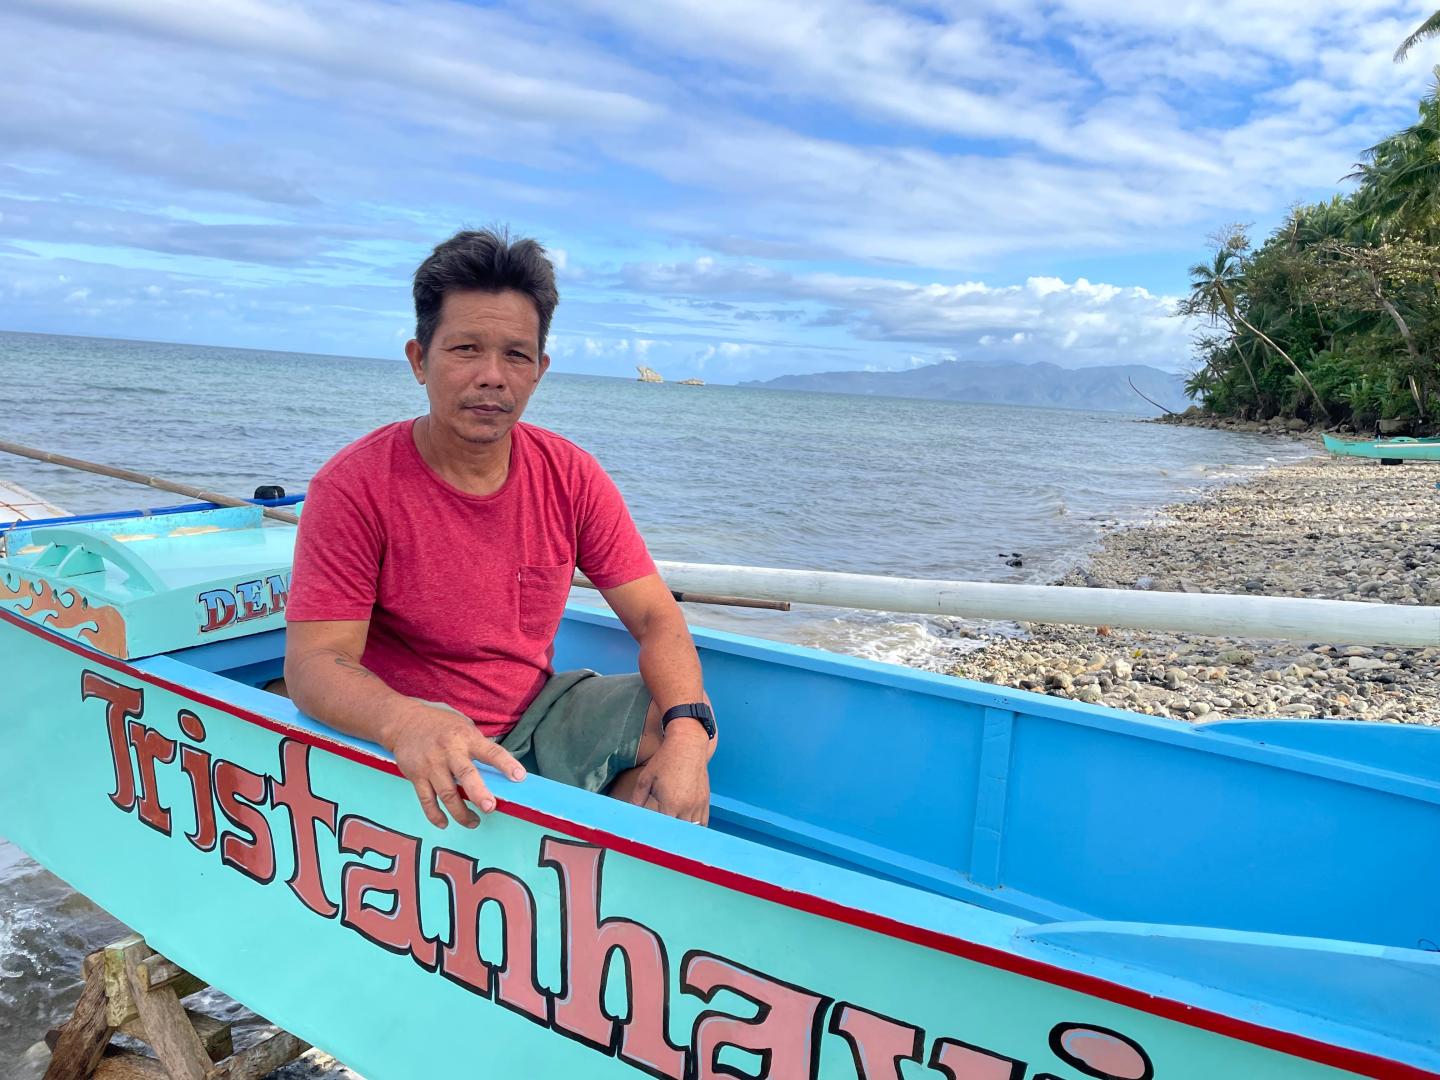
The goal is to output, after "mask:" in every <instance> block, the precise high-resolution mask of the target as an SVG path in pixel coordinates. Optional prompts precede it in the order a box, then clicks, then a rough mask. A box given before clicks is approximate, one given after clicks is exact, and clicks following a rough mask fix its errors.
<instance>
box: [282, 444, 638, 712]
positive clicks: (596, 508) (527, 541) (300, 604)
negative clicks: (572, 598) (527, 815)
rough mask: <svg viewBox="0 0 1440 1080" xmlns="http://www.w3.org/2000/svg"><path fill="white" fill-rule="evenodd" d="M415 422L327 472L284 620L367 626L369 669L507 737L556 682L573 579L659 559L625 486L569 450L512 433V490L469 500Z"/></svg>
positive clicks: (625, 578) (353, 448) (305, 515)
mask: <svg viewBox="0 0 1440 1080" xmlns="http://www.w3.org/2000/svg"><path fill="white" fill-rule="evenodd" d="M414 426H415V421H414V420H406V421H402V422H400V423H395V424H388V425H386V426H385V427H383V428H380V429H379V430H378V431H374V432H371V433H370V434H369V435H366V436H365V437H364V438H363V439H360V440H359V441H358V442H354V443H351V444H350V445H349V446H347V447H346V448H345V449H344V450H341V451H340V453H338V454H336V455H335V456H334V457H333V458H331V459H330V460H329V461H328V462H326V464H325V466H324V467H323V468H322V469H321V470H320V471H319V473H317V474H316V476H315V479H314V480H313V481H312V482H311V484H310V489H309V492H308V493H307V495H306V498H305V504H304V507H303V508H302V513H301V524H300V530H299V536H298V538H297V539H296V542H295V566H294V572H293V576H292V580H291V584H290V597H289V601H288V603H287V604H286V609H285V614H286V618H288V619H290V620H291V621H295V622H314V621H331V620H344V621H350V620H358V619H369V620H370V634H369V638H368V639H367V640H366V643H365V653H364V655H363V657H362V662H363V663H364V665H365V666H366V667H367V668H369V669H370V670H371V671H373V672H374V673H375V674H376V675H378V676H379V677H380V678H382V679H383V680H385V683H386V684H387V685H388V686H390V687H391V688H392V689H394V690H397V691H399V692H400V693H402V694H408V695H410V696H411V697H418V698H423V699H425V700H427V701H443V702H445V703H446V704H448V705H452V706H454V707H455V708H457V709H459V710H460V711H461V712H463V713H465V715H467V716H469V717H470V718H471V719H472V720H474V721H475V723H476V724H477V725H478V726H479V727H480V729H481V730H482V731H484V732H485V734H487V735H490V736H492V737H499V736H501V735H504V734H505V733H506V732H508V731H509V730H510V729H511V728H512V727H514V726H515V722H516V721H517V720H519V718H520V714H521V713H522V712H524V711H525V707H526V706H527V705H529V704H530V702H531V701H532V700H533V699H534V698H535V695H536V694H538V693H539V692H540V688H541V687H542V686H543V685H544V684H545V680H546V678H547V677H548V676H549V675H550V673H551V657H552V655H553V653H554V638H555V630H556V627H557V626H558V625H559V623H560V616H561V614H562V613H563V611H564V608H565V600H566V598H567V596H568V595H569V592H570V580H571V577H572V576H573V574H574V571H575V567H576V566H577V565H578V566H579V567H580V569H581V570H583V571H584V572H585V575H586V576H587V577H588V578H589V579H590V580H591V581H592V582H594V583H595V584H596V585H598V586H599V587H600V588H602V589H609V588H614V587H615V586H617V585H624V584H626V583H627V582H630V581H635V580H637V579H638V578H642V577H646V576H647V575H649V574H653V573H655V563H654V562H653V561H652V560H651V558H650V553H649V552H648V551H647V550H646V548H645V542H644V540H642V539H641V538H640V533H639V532H638V531H637V530H636V528H635V523H634V522H633V521H632V520H631V518H630V512H629V510H627V509H626V507H625V501H624V500H623V499H622V498H621V497H620V492H619V491H618V490H617V489H616V487H615V483H614V481H612V480H611V479H610V477H609V476H607V475H606V473H605V470H604V469H602V468H601V467H600V464H599V462H597V461H596V460H595V459H594V458H593V457H591V456H590V455H589V454H587V453H586V452H585V451H584V450H581V449H580V448H579V447H578V446H576V445H575V444H574V443H572V442H570V441H569V440H567V439H563V438H561V437H560V436H559V435H555V434H553V433H552V432H549V431H545V430H544V429H543V428H537V427H533V426H531V425H529V424H516V425H515V427H514V429H513V430H512V432H511V436H510V440H511V442H510V447H511V449H510V472H509V475H508V476H507V477H506V479H505V483H504V484H503V485H502V486H501V488H500V490H498V491H496V492H495V493H494V494H492V495H468V494H466V493H465V492H463V491H461V490H459V489H458V488H456V487H453V486H452V485H451V484H449V483H447V482H446V481H445V480H443V479H441V478H440V476H439V475H438V474H436V473H435V472H434V470H432V469H431V468H430V466H428V465H427V464H425V459H424V458H422V457H421V456H420V451H419V450H418V449H416V447H415V439H414V435H413V434H412V429H413V428H414Z"/></svg>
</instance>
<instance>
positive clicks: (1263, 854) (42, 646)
mask: <svg viewBox="0 0 1440 1080" xmlns="http://www.w3.org/2000/svg"><path fill="white" fill-rule="evenodd" d="M226 520H227V521H231V522H233V520H234V519H233V518H230V519H226ZM132 526H133V523H132ZM78 527H79V526H77V528H78ZM121 528H123V526H121ZM253 530H258V525H256V526H240V527H235V528H231V529H227V531H226V532H222V533H219V534H212V535H209V536H208V537H206V536H194V535H189V536H174V537H171V536H159V537H156V538H155V540H154V541H141V542H140V544H146V543H153V544H154V545H155V546H152V547H150V548H143V547H139V546H137V551H138V552H141V553H142V554H137V555H136V556H135V560H136V561H137V562H138V561H139V560H140V559H141V558H142V555H143V557H144V558H153V557H155V556H156V555H157V554H158V553H159V552H160V551H161V550H162V549H163V548H165V546H166V545H172V546H173V545H174V544H180V543H181V541H182V540H183V541H184V542H185V544H186V548H185V549H186V550H200V549H203V550H205V551H207V552H208V554H207V556H206V557H204V558H200V557H196V558H194V559H193V560H192V562H193V569H194V571H195V573H201V572H202V570H203V568H213V567H214V566H215V565H217V564H216V561H215V556H216V555H217V554H220V553H222V551H231V554H232V556H233V558H234V559H235V560H236V562H237V565H238V564H239V563H241V562H243V561H244V558H245V557H246V556H244V551H246V550H248V551H250V552H251V555H250V558H251V561H250V562H249V563H246V564H245V565H246V566H247V573H248V572H250V570H249V568H251V567H253V566H255V565H259V564H262V563H265V562H266V560H268V559H270V557H271V556H272V555H273V551H272V545H273V543H274V542H275V541H273V540H271V539H269V538H265V539H264V540H263V542H262V541H261V539H260V538H257V537H255V536H253V535H250V534H251V532H252V531H253ZM264 531H265V532H275V533H277V534H279V533H282V532H283V531H284V530H271V529H266V530H264ZM227 532H228V533H234V534H235V535H233V536H230V535H227ZM52 535H53V534H52ZM110 535H112V536H113V535H121V534H119V533H113V532H112V533H111V534H110ZM14 538H17V539H20V540H21V541H31V540H36V539H44V537H43V536H41V537H37V536H36V535H29V536H26V535H24V534H21V535H19V536H18V537H14ZM70 543H72V544H78V541H77V540H76V537H75V536H74V535H73V534H72V535H71V536H70ZM190 545H193V547H191V546H190ZM247 545H248V547H247ZM36 547H40V548H41V549H42V550H41V551H40V552H38V553H37V552H34V551H30V552H29V553H28V554H24V555H12V556H11V558H10V559H9V560H7V561H0V597H5V596H9V597H10V599H8V600H4V599H0V678H3V685H4V686H5V698H4V701H5V708H4V710H3V712H0V739H3V742H0V747H3V749H4V753H0V833H3V834H4V835H6V836H8V837H10V838H11V839H13V840H14V841H15V842H17V843H18V844H20V846H21V847H23V848H24V849H25V850H26V851H28V852H29V853H30V854H32V855H33V856H34V857H35V858H36V859H37V860H39V861H40V862H41V863H43V864H44V865H45V866H47V867H49V868H50V869H51V870H53V871H54V872H55V873H57V874H59V875H60V876H61V877H63V878H65V879H66V880H67V881H68V882H70V883H71V884H72V885H73V886H74V887H75V888H76V889H78V890H79V891H81V892H83V893H85V894H87V895H88V896H90V897H91V898H92V899H94V900H95V901H96V902H97V903H99V904H100V905H101V906H103V907H105V908H106V909H107V910H109V911H110V912H112V913H113V914H114V915H115V916H116V917H117V918H119V919H120V920H122V921H124V922H125V923H127V924H128V925H130V926H132V927H133V928H134V929H136V930H137V931H138V932H140V933H142V934H144V935H145V937H146V938H147V940H148V941H149V942H150V944H151V945H152V946H153V947H154V948H156V949H157V950H158V951H160V952H162V953H164V954H166V955H168V956H170V957H172V958H173V959H174V960H176V961H177V962H178V963H180V964H182V965H183V966H185V967H187V968H190V969H191V970H194V971H195V972H196V973H197V974H199V975H201V976H202V977H204V978H206V979H208V980H209V981H211V982H212V983H213V984H214V985H216V986H217V987H219V988H220V989H222V990H224V991H225V992H227V993H229V994H231V995H232V996H234V997H235V998H237V999H238V1000H240V1001H242V1002H244V1003H245V1004H247V1005H248V1006H250V1007H251V1008H253V1009H255V1010H256V1011H257V1012H259V1013H261V1014H262V1015H264V1016H267V1017H269V1018H270V1019H271V1020H273V1021H274V1022H276V1023H278V1024H280V1025H282V1026H284V1027H285V1028H287V1029H289V1030H291V1031H293V1032H295V1033H296V1034H297V1035H299V1036H300V1037H302V1038H304V1039H306V1040H308V1041H311V1042H313V1043H315V1044H316V1045H318V1046H321V1047H323V1048H324V1049H326V1050H328V1051H330V1052H331V1053H333V1054H335V1055H336V1056H337V1057H338V1058H339V1059H340V1060H342V1061H344V1062H345V1063H346V1064H348V1065H350V1066H351V1067H352V1068H354V1069H356V1070H357V1071H358V1072H360V1073H361V1074H362V1075H364V1076H366V1077H368V1078H370V1080H386V1078H389V1077H410V1076H415V1075H422V1074H426V1073H429V1072H431V1071H432V1070H442V1069H443V1070H447V1071H449V1070H453V1069H455V1068H456V1067H457V1066H458V1067H464V1068H474V1069H476V1070H483V1071H485V1072H486V1073H487V1074H492V1075H497V1076H516V1075H531V1076H537V1077H550V1076H566V1077H592V1076H593V1077H603V1076H616V1077H621V1076H638V1075H642V1074H645V1075H650V1076H655V1077H671V1078H673V1080H689V1078H696V1080H699V1078H710V1077H720V1076H726V1077H734V1076H751V1077H762V1076H763V1077H774V1078H791V1077H795V1078H813V1077H827V1078H828V1077H840V1078H844V1080H850V1078H856V1080H862V1078H870V1080H874V1078H881V1077H883V1078H886V1080H892V1078H894V1080H898V1078H899V1077H900V1076H902V1075H904V1076H906V1077H909V1078H914V1077H918V1076H935V1077H937V1078H944V1077H949V1078H951V1080H960V1078H965V1080H1021V1078H1022V1077H1023V1078H1034V1080H1083V1078H1086V1077H1098V1078H1102V1080H1107V1078H1108V1080H1153V1078H1163V1080H1202V1078H1204V1080H1213V1078H1216V1077H1237V1078H1239V1077H1245V1078H1251V1077H1255V1078H1271V1077H1275V1078H1297V1080H1299V1078H1306V1080H1309V1078H1321V1077H1327V1078H1328V1077H1340V1076H1366V1077H1386V1078H1393V1077H1440V1034H1437V1033H1440V956H1437V954H1436V953H1435V952H1434V944H1433V943H1434V942H1435V941H1436V940H1437V939H1440V902H1437V899H1436V898H1437V897H1440V860H1436V859H1434V858H1431V857H1429V854H1428V853H1433V852H1435V851H1437V850H1440V732H1435V731H1430V730H1426V729H1411V728H1403V727H1399V726H1388V725H1362V724H1358V723H1344V722H1305V721H1292V722H1283V723H1280V722H1269V721H1250V722H1244V721H1235V722H1226V723H1219V724H1212V725H1208V726H1203V725H1202V726H1198V727H1192V726H1188V725H1184V724H1180V723H1177V722H1170V721H1164V720H1158V719H1154V718H1149V717H1140V716H1135V715H1131V714H1126V713H1122V712H1119V711H1117V710H1113V709H1106V708H1102V707H1097V706H1089V705H1084V704H1081V703H1077V702H1069V701H1061V700H1056V699H1052V698H1046V697H1043V696H1039V695H1033V694H1027V693H1024V692H1021V691H1011V690H1006V689H1003V688H997V687H993V686H988V685H984V684H979V683H973V682H967V681H964V680H958V679H953V678H946V677H942V676H937V675H931V674H927V673H924V672H918V671H912V670H908V669H901V668H896V667H892V666H888V665H882V664H875V663H870V662H867V661H861V660H854V659H849V658H845V657H838V656H833V655H830V654H826V653H821V652H817V651H813V650H806V649H800V648H795V647H791V646H786V645H779V644H774V643H770V642H763V641H758V640H754V639H748V638H743V637H737V636H733V635H728V634H722V633H717V632H709V631H696V638H697V644H698V645H699V647H700V649H701V653H702V660H703V662H704V665H705V671H706V683H707V687H708V689H709V690H710V693H711V695H712V697H713V698H714V700H715V702H716V705H717V710H718V712H719V715H720V716H721V718H722V743H721V746H720V748H719V752H718V754H717V756H716V758H715V764H714V772H713V783H714V790H715V797H714V812H713V819H712V822H713V827H712V828H710V829H700V828H697V827H695V826H693V825H689V824H687V823H683V822H677V821H674V820H671V819H667V818H664V817H662V816H660V815H657V814H654V813H650V812H647V811H643V810H640V809H637V808H635V807H631V806H628V805H623V804H619V803H616V802H614V801H613V800H609V799H605V798H603V797H599V796H594V795H590V794H588V793H585V792H581V791H577V790H573V789H570V788H566V787H563V786H560V785H557V784H553V783H551V782H549V781H546V780H544V779H542V778H539V777H531V778H529V779H527V780H525V781H524V782H523V783H519V784H515V783H511V782H509V781H506V780H503V779H502V778H500V777H498V776H493V777H492V778H491V783H492V786H493V788H494V789H495V790H496V792H497V794H498V795H499V796H500V798H501V804H500V809H499V810H498V811H497V812H496V813H495V814H494V815H492V816H490V817H489V818H487V819H486V820H485V821H484V823H483V824H482V825H481V826H480V827H479V828H478V829H476V830H473V831H468V830H463V829H460V828H458V827H456V826H453V825H452V826H451V827H450V828H448V829H445V830H439V829H436V828H434V827H433V826H431V825H430V824H428V823H427V822H426V820H425V819H424V817H423V815H422V814H421V813H420V811H419V808H418V806H417V805H416V802H415V798H414V793H413V789H412V788H411V786H410V785H409V784H408V783H407V782H406V781H404V780H403V779H402V778H401V777H400V776H399V775H398V774H397V772H396V769H395V766H394V763H393V761H391V759H390V758H389V757H388V755H386V754H385V753H384V752H383V751H382V750H380V749H379V748H378V747H375V746H373V745H369V744H366V743H364V742H361V741H359V740H355V739H352V738H349V737H346V736H343V735H339V734H337V733H336V732H334V731H331V730H329V729H326V728H324V727H323V726H321V725H319V724H318V723H316V722H315V721H312V720H310V719H309V718H307V717H305V716H303V715H301V714H300V713H298V712H297V711H296V710H295V709H294V707H293V706H292V705H291V703H290V702H289V701H288V700H286V699H282V698H278V697H275V696H274V695H271V694H267V693H265V692H264V691H263V690H261V689H259V688H258V687H260V686H261V685H263V684H264V683H265V682H266V681H267V680H268V679H270V678H272V677H274V676H275V675H277V674H278V673H279V671H280V667H281V663H282V657H283V648H284V633H283V629H279V628H275V627H271V628H268V629H267V628H266V627H267V626H268V625H269V624H267V623H266V620H267V619H270V618H273V617H274V616H275V615H277V614H279V615H281V616H283V612H275V611H273V610H269V609H267V610H265V611H264V612H263V613H262V612H261V611H260V608H261V599H264V597H262V595H261V593H259V592H258V591H256V590H254V589H251V588H249V585H250V582H251V581H262V580H263V578H262V577H255V578H252V579H247V580H241V579H239V578H237V577H236V575H235V574H230V575H228V576H229V577H230V578H231V579H232V589H231V591H232V592H237V588H236V587H239V586H245V587H244V588H238V592H237V595H238V596H239V597H240V598H241V599H239V600H237V602H236V603H235V604H234V605H233V614H232V621H231V622H230V623H224V615H225V613H226V612H227V611H230V610H231V609H230V608H227V607H226V605H225V603H224V602H223V598H222V600H218V601H217V600H216V599H215V598H214V597H213V596H211V598H210V599H208V600H207V599H203V598H204V597H205V595H206V594H207V593H212V594H213V593H214V592H215V591H216V590H215V588H198V589H197V588H193V587H191V586H190V585H184V586H180V585H176V584H175V583H176V581H177V580H184V576H183V575H179V574H178V572H177V573H171V574H170V575H169V576H168V577H167V576H166V574H165V573H164V572H163V571H160V570H157V571H156V574H155V581H156V583H157V584H159V585H161V586H174V587H173V588H164V587H162V588H161V589H160V590H159V591H158V592H150V593H146V598H148V599H151V600H155V601H156V602H155V604H154V605H152V606H151V607H146V608H143V609H142V608H136V607H132V606H131V605H129V604H128V602H125V601H123V600H121V599H116V598H117V597H119V596H120V595H121V593H122V591H123V590H122V589H121V588H120V586H121V585H123V584H124V582H127V581H131V580H132V579H131V578H128V577H126V576H125V574H124V571H123V570H121V569H117V568H116V567H115V566H113V565H111V564H109V561H108V558H104V557H102V558H101V560H100V561H101V562H104V563H105V564H106V565H105V566H103V567H100V568H98V569H91V570H89V571H87V573H88V574H90V575H93V579H92V581H90V582H87V581H85V580H84V579H85V577H86V573H81V574H77V575H73V576H70V577H65V576H64V575H61V576H59V577H56V576H55V575H54V574H53V573H52V574H51V584H52V592H54V593H55V594H56V597H57V599H56V607H55V610H56V611H62V612H68V613H69V614H68V615H62V616H60V617H55V618H52V617H49V615H48V614H47V612H46V611H43V610H41V609H40V606H39V601H37V600H36V599H35V595H36V594H37V589H36V588H34V587H31V585H30V584H27V583H33V581H34V580H35V579H36V575H37V571H36V570H35V569H34V563H35V562H36V561H43V560H44V559H45V558H46V557H47V556H45V554H44V551H45V550H49V549H48V548H45V546H44V545H43V544H37V543H26V542H22V543H19V544H13V543H12V545H11V550H12V552H15V551H20V550H24V549H33V548H36ZM111 550H112V549H111V548H108V547H107V544H106V542H105V541H104V540H96V541H94V543H93V550H92V551H91V553H92V554H95V553H99V554H101V555H102V556H104V555H106V554H107V553H108V552H110V551H111ZM27 560H29V561H28V562H27ZM62 561H63V560H62ZM83 565H84V564H83V560H82V565H81V569H83ZM92 565H93V564H92ZM152 569H154V568H152ZM101 578H103V579H104V581H103V582H102V581H101V580H100V579H101ZM192 579H193V575H192ZM106 583H108V586H109V591H108V593H107V591H106V589H104V588H101V585H102V584H106ZM202 584H205V583H202ZM210 584H213V583H210ZM137 588H138V589H139V591H140V592H142V593H143V592H145V589H144V588H139V587H138V586H137ZM66 592H70V593H72V594H73V595H71V596H70V597H69V601H68V603H67V602H66V599H65V598H64V595H63V594H64V593H66ZM107 595H108V596H110V597H111V599H113V600H114V601H115V606H114V610H115V611H116V612H117V614H118V617H119V621H120V622H121V623H123V624H124V625H123V626H121V627H120V633H119V636H118V637H117V635H116V632H114V625H113V624H114V623H115V621H116V620H115V619H110V618H109V617H108V616H106V615H105V613H104V612H103V611H102V610H101V609H102V608H104V607H106V606H107V605H106V604H105V603H104V602H103V601H104V599H105V598H106V596H107ZM160 596H164V597H166V598H167V602H168V603H169V604H170V605H171V606H169V607H166V605H165V604H161V603H159V601H158V599H157V598H158V597H160ZM245 597H249V600H245V599H244V598H245ZM268 599H269V601H270V603H269V608H272V609H273V606H274V602H275V601H276V600H277V599H278V600H279V602H280V603H281V605H282V606H283V594H280V595H278V596H277V594H275V593H273V592H272V593H270V594H268ZM81 600H84V605H83V607H84V611H83V614H84V615H87V616H89V619H88V621H85V620H82V619H81V618H80V616H78V615H76V614H75V612H76V611H77V605H79V601H81ZM162 609H163V610H162ZM182 609H184V610H185V612H186V613H185V615H184V618H183V620H181V616H180V615H179V614H178V613H179V612H180V611H181V610H182ZM245 612H248V613H249V614H250V622H251V623H252V624H253V625H255V626H256V628H257V629H258V631H259V632H256V633H249V634H234V635H232V636H230V637H208V638H207V637H205V636H204V635H206V634H209V635H216V634H221V633H223V632H226V631H228V630H231V629H233V628H234V622H233V620H234V619H238V618H239V617H240V615H241V614H242V613H245ZM152 618H161V619H162V620H163V621H164V622H165V624H166V626H167V627H168V631H169V632H170V633H172V634H178V635H179V636H181V637H184V636H186V635H188V636H189V638H190V639H191V640H193V641H196V642H198V643H197V644H191V645H189V646H188V647H180V646H178V645H176V646H174V647H169V648H167V649H166V651H164V652H160V653H156V654H152V655H148V656H135V655H131V656H129V657H128V658H120V657H116V656H113V655H106V654H105V653H102V652H100V651H97V650H96V649H95V648H93V647H92V644H91V642H92V640H93V638H94V635H95V630H96V628H99V627H101V626H102V625H109V626H111V629H112V632H111V633H110V635H109V637H107V638H106V642H107V644H109V645H111V646H114V645H116V644H117V642H121V641H124V642H136V641H143V640H159V639H161V638H163V637H164V636H165V633H164V632H162V630H161V629H160V628H157V627H153V626H143V625H138V624H139V623H141V622H144V621H146V620H149V619H152ZM132 621H133V622H134V623H135V624H136V625H131V623H132ZM182 621H183V625H180V623H181V622H182ZM206 627H210V629H208V630H207V629H205V628H206ZM87 634H88V635H89V636H87ZM555 662H556V664H557V666H558V667H561V668H565V667H575V666H589V667H592V668H595V669H596V670H600V671H607V672H608V671H624V670H633V669H634V666H635V654H634V643H633V641H631V639H630V638H629V636H628V634H626V632H625V631H624V629H623V628H622V627H621V626H620V625H619V623H618V622H617V621H616V620H615V619H614V618H613V617H612V616H610V615H608V614H606V613H601V612H597V611H592V610H588V609H585V608H580V607H571V608H570V609H569V610H568V611H567V613H566V616H565V618H564V620H563V622H562V625H561V628H560V632H559V636H558V638H557V643H556V657H555ZM37 1037H38V1033H37Z"/></svg>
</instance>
